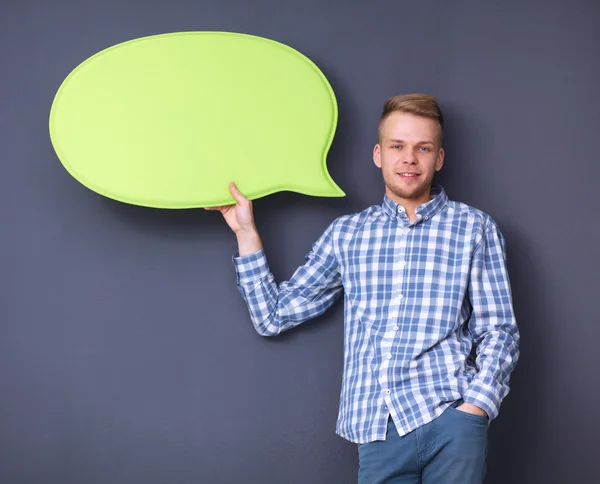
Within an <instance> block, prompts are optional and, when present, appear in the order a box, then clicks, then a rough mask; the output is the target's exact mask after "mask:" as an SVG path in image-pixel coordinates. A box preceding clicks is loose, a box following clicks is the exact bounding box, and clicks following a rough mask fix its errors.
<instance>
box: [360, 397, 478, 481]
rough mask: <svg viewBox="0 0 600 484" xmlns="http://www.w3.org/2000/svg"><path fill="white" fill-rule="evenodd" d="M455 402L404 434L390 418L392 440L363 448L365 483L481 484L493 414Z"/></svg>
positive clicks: (369, 444) (388, 432)
mask: <svg viewBox="0 0 600 484" xmlns="http://www.w3.org/2000/svg"><path fill="white" fill-rule="evenodd" d="M458 403H461V402H457V403H456V404H455V405H454V406H456V405H457V404H458ZM454 406H452V407H449V408H448V409H447V410H446V411H445V412H444V413H443V414H442V415H440V416H439V417H438V418H436V419H435V420H433V421H432V422H429V423H428V424H425V425H423V426H422V427H419V428H418V429H416V430H414V431H412V432H410V433H408V434H406V435H404V436H402V437H400V436H399V435H398V432H397V431H396V427H395V426H394V423H393V422H392V420H391V419H390V420H389V421H388V428H387V436H386V440H382V441H376V442H369V443H368V444H361V445H359V446H358V458H359V471H358V482H359V484H383V483H385V484H388V483H389V484H392V483H393V484H481V483H482V482H483V478H484V476H485V470H486V464H485V459H486V454H487V431H488V418H487V417H481V416H478V415H473V414H469V413H465V412H462V411H460V410H456V409H455V408H454Z"/></svg>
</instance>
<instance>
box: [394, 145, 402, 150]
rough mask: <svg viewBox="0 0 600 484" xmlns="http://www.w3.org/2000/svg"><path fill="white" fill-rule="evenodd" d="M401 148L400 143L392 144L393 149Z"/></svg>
mask: <svg viewBox="0 0 600 484" xmlns="http://www.w3.org/2000/svg"><path fill="white" fill-rule="evenodd" d="M400 148H401V146H400V145H392V149H393V150H398V149H400Z"/></svg>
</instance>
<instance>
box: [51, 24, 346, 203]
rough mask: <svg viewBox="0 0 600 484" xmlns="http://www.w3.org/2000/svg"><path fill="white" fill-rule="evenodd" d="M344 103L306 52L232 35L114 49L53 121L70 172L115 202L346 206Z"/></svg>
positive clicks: (74, 82)
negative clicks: (330, 160)
mask: <svg viewBox="0 0 600 484" xmlns="http://www.w3.org/2000/svg"><path fill="white" fill-rule="evenodd" d="M336 124H337V104H336V100H335V95H334V93H333V90H332V89H331V86H330V85H329V83H328V82H327V79H326V78H325V76H324V75H323V73H322V72H321V71H320V70H319V69H318V68H317V67H316V66H315V64H313V63H312V62H311V61H310V60H309V59H308V58H306V57H305V56H304V55H302V54H300V53H299V52H298V51H296V50H294V49H292V48H291V47H288V46H286V45H283V44H280V43H278V42H275V41H272V40H268V39H265V38H262V37H256V36H251V35H245V34H237V33H229V32H179V33H172V34H163V35H157V36H151V37H143V38H140V39H135V40H132V41H129V42H125V43H122V44H118V45H115V46H113V47H110V48H108V49H106V50H103V51H102V52H99V53H98V54H96V55H94V56H92V57H90V58H89V59H87V60H86V61H84V62H83V63H82V64H80V65H79V66H78V67H77V68H75V69H74V70H73V71H72V72H71V73H70V74H69V76H68V77H67V78H66V79H65V80H64V82H63V83H62V85H61V86H60V88H59V90H58V92H57V94H56V97H55V99H54V102H53V104H52V109H51V111H50V138H51V140H52V144H53V146H54V149H55V150H56V153H57V155H58V157H59V159H60V161H61V162H62V164H63V165H64V166H65V168H66V169H67V170H68V171H69V173H71V175H73V177H75V178H76V179H77V180H78V181H79V182H81V183H82V184H83V185H85V186H86V187H88V188H90V189H91V190H94V191H95V192H98V193H100V194H102V195H104V196H106V197H109V198H113V199H115V200H119V201H122V202H127V203H131V204H135V205H144V206H149V207H158V208H192V207H211V206H217V205H224V204H229V203H234V199H233V198H232V197H231V194H230V193H229V189H228V185H229V182H230V181H235V182H236V184H237V185H238V188H239V189H240V190H241V191H242V193H244V194H245V195H246V196H247V197H248V198H249V199H256V198H259V197H263V196H266V195H269V194H272V193H275V192H279V191H294V192H299V193H303V194H306V195H312V196H320V197H341V196H344V192H343V191H342V190H341V189H340V188H339V187H338V186H337V185H336V184H335V183H334V181H333V180H332V178H331V176H330V175H329V172H328V171H327V166H326V155H327V152H328V151H329V147H330V145H331V142H332V140H333V136H334V134H335V128H336Z"/></svg>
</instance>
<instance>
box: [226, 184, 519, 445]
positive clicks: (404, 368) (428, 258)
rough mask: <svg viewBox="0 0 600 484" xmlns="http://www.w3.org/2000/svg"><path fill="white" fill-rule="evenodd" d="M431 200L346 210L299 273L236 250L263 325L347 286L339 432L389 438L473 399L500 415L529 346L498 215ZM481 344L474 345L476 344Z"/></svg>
mask: <svg viewBox="0 0 600 484" xmlns="http://www.w3.org/2000/svg"><path fill="white" fill-rule="evenodd" d="M432 197H433V199H432V200H431V201H429V202H427V203H425V204H423V205H421V206H419V207H418V208H417V209H416V215H417V220H416V221H415V222H414V223H411V222H410V221H409V219H408V217H407V215H406V213H405V210H404V209H403V208H402V207H401V206H400V205H397V204H396V203H394V202H393V201H392V200H390V199H389V198H388V197H387V196H386V197H385V198H384V201H383V204H382V205H375V206H372V207H369V208H367V209H366V210H364V211H362V212H360V213H357V214H354V215H346V216H343V217H340V218H338V219H336V220H335V221H334V222H333V223H332V224H331V225H330V226H329V227H328V228H327V230H326V231H325V232H324V233H323V235H322V236H321V237H320V238H319V240H318V241H317V242H315V244H314V245H313V247H312V250H311V252H309V254H308V255H307V256H306V263H305V264H304V265H303V266H301V267H299V268H298V269H297V270H296V272H295V273H294V274H293V275H292V277H291V278H290V280H289V281H286V282H283V283H281V284H279V285H278V284H277V283H276V282H275V280H274V277H273V275H272V274H271V272H270V271H269V268H268V265H267V260H266V258H265V254H264V252H263V251H262V250H261V251H259V252H257V253H254V254H250V255H247V256H244V257H239V256H237V254H236V256H234V264H235V267H236V270H237V281H238V288H239V290H240V292H241V294H242V296H243V297H244V299H245V300H246V302H247V304H248V308H249V311H250V315H251V318H252V322H253V324H254V327H255V328H256V331H258V333H260V334H261V335H264V336H273V335H276V334H278V333H280V332H282V331H285V330H288V329H290V328H292V327H294V326H296V325H298V324H300V323H302V322H303V321H306V320H307V319H310V318H313V317H315V316H317V315H319V314H321V313H323V312H324V311H325V310H326V309H327V308H329V307H330V306H331V305H332V304H333V303H334V301H335V300H336V299H337V298H338V297H339V296H340V294H341V293H342V291H343V292H344V295H345V297H344V319H345V329H344V372H343V377H342V390H341V395H340V407H339V416H338V421H337V427H336V432H337V433H338V434H339V435H340V436H342V437H344V438H345V439H347V440H350V441H352V442H356V443H366V442H371V441H375V440H385V437H386V427H387V421H388V418H389V416H391V417H392V419H393V421H394V423H395V426H396V428H397V429H398V432H399V434H400V435H404V434H406V433H408V432H410V431H412V430H414V429H416V428H418V427H419V426H421V425H424V424H426V423H427V422H430V421H432V420H433V419H435V418H436V417H437V416H439V415H441V414H442V412H443V411H444V410H445V409H446V408H447V407H448V406H450V405H451V403H452V402H454V401H456V400H458V399H459V398H463V399H464V401H465V402H468V403H471V404H473V405H477V406H478V407H480V408H482V409H483V410H485V411H486V412H487V414H488V415H489V417H490V420H491V419H493V418H495V417H496V416H497V414H498V409H499V407H500V402H501V401H502V399H503V398H504V397H505V396H506V395H507V393H508V391H509V387H508V382H509V376H510V373H511V371H512V370H513V369H514V367H515V365H516V363H517V359H518V356H519V349H518V344H519V332H518V329H517V325H516V322H515V318H514V314H513V309H512V297H511V291H510V283H509V279H508V274H507V271H506V261H505V245H504V239H503V237H502V234H501V233H500V231H499V229H498V227H497V226H496V224H495V223H494V221H493V220H492V219H491V218H490V217H489V216H488V215H486V214H485V213H483V212H481V211H479V210H477V209H474V208H472V207H469V206H468V205H465V204H462V203H458V202H453V201H449V200H448V197H447V196H446V193H445V192H444V190H443V189H442V188H441V187H439V186H434V187H433V189H432ZM472 348H475V350H474V351H472Z"/></svg>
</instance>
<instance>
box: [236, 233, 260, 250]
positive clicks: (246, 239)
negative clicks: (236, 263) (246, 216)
mask: <svg viewBox="0 0 600 484" xmlns="http://www.w3.org/2000/svg"><path fill="white" fill-rule="evenodd" d="M235 235H236V237H237V242H238V252H239V254H240V256H242V257H243V256H245V255H249V254H254V253H255V252H258V251H259V250H260V249H262V241H261V240H260V236H259V235H258V231H257V230H256V229H249V230H240V231H239V232H236V234H235Z"/></svg>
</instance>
